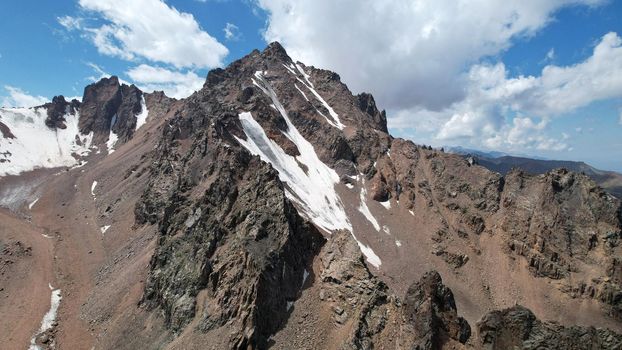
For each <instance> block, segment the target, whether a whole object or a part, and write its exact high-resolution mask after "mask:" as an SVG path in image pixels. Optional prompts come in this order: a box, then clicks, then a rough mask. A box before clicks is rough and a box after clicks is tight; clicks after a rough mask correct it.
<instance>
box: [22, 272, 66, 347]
mask: <svg viewBox="0 0 622 350" xmlns="http://www.w3.org/2000/svg"><path fill="white" fill-rule="evenodd" d="M48 286H49V287H50V290H52V296H51V298H50V309H49V310H48V312H47V313H46V314H45V315H43V320H41V327H39V332H38V333H37V334H35V335H34V336H33V337H32V338H31V339H30V347H29V348H28V350H40V349H41V347H40V346H38V345H37V344H36V343H35V341H36V337H37V335H39V334H41V333H43V332H45V331H47V330H48V329H50V328H52V324H53V323H54V321H55V320H56V313H57V312H58V306H59V305H60V300H61V296H60V289H54V288H52V285H51V284H48Z"/></svg>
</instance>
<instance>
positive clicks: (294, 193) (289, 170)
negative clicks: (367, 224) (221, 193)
mask: <svg viewBox="0 0 622 350" xmlns="http://www.w3.org/2000/svg"><path fill="white" fill-rule="evenodd" d="M255 78H257V80H255V79H253V83H254V84H255V85H256V86H257V87H259V88H260V89H261V90H262V91H263V92H264V93H265V94H266V95H268V96H269V97H270V98H271V100H272V102H273V104H274V105H275V106H276V108H277V110H278V111H279V113H280V114H281V116H282V117H283V119H284V120H285V122H286V124H287V131H286V132H285V131H284V132H283V134H284V135H285V136H286V137H287V138H289V139H290V140H291V141H292V142H293V143H294V144H295V145H296V147H297V148H298V150H299V151H300V155H299V156H297V157H292V156H290V155H288V154H287V153H285V151H284V150H283V149H282V148H281V147H280V146H279V145H278V144H276V143H275V142H274V141H272V140H271V139H270V138H268V136H267V135H266V133H265V131H264V130H263V128H262V127H261V125H259V123H257V121H255V119H253V116H252V115H251V113H249V112H243V113H240V114H239V118H240V123H241V124H242V129H243V130H244V133H245V134H246V140H242V139H239V138H237V137H236V139H237V141H238V142H239V143H240V144H241V145H242V146H244V147H245V148H246V149H247V150H249V152H251V153H252V154H254V155H258V156H259V157H260V158H261V159H262V160H263V161H265V162H268V163H270V164H272V166H273V167H274V168H275V169H276V170H277V171H278V172H279V179H280V180H281V181H282V182H283V183H284V184H285V185H286V191H285V193H286V195H287V197H288V198H289V199H290V200H292V201H293V202H294V203H296V204H298V206H299V207H300V208H301V212H302V213H303V214H304V215H305V216H307V218H308V219H309V220H310V221H312V222H313V223H314V224H315V225H317V226H318V227H321V228H323V229H324V230H326V231H329V232H330V231H334V230H339V229H346V230H349V231H350V232H352V225H351V224H350V221H349V220H348V217H347V215H346V213H345V210H344V208H343V205H342V203H341V200H340V198H339V196H338V195H337V192H336V191H335V185H336V184H337V183H339V175H337V173H336V172H335V171H334V170H333V169H331V168H330V167H328V166H327V165H326V164H324V163H323V162H322V161H321V160H320V159H319V157H318V156H317V153H316V152H315V149H314V148H313V145H312V144H311V143H310V142H309V141H307V140H306V139H305V138H304V137H303V136H302V135H301V134H300V132H299V131H298V129H296V127H295V126H294V124H292V122H291V120H290V119H289V116H288V115H287V112H286V111H285V108H283V105H282V104H281V102H280V101H279V99H278V98H277V96H276V93H275V92H274V90H273V89H272V87H271V86H270V84H269V83H268V82H267V81H265V80H264V78H263V73H262V72H256V73H255ZM300 164H302V165H304V166H305V167H306V171H305V170H303V168H302V167H301V166H300Z"/></svg>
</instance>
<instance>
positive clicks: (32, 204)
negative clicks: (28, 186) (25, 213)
mask: <svg viewBox="0 0 622 350" xmlns="http://www.w3.org/2000/svg"><path fill="white" fill-rule="evenodd" d="M38 201H39V198H36V199H35V200H34V201H32V202H30V204H28V210H32V207H34V206H35V204H37V202H38Z"/></svg>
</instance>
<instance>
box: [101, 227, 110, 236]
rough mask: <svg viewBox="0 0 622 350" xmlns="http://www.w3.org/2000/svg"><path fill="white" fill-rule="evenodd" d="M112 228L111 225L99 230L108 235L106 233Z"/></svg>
mask: <svg viewBox="0 0 622 350" xmlns="http://www.w3.org/2000/svg"><path fill="white" fill-rule="evenodd" d="M109 228H110V225H105V226H102V227H100V228H99V230H100V231H101V232H102V234H104V233H106V231H108V229H109Z"/></svg>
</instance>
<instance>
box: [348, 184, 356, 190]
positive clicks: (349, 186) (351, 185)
mask: <svg viewBox="0 0 622 350" xmlns="http://www.w3.org/2000/svg"><path fill="white" fill-rule="evenodd" d="M346 187H347V188H349V189H353V188H354V185H353V184H346Z"/></svg>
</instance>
